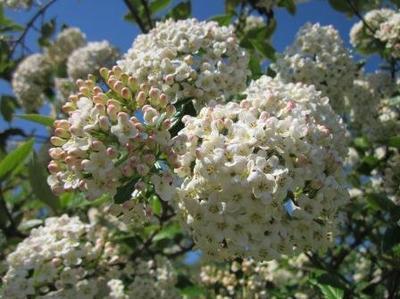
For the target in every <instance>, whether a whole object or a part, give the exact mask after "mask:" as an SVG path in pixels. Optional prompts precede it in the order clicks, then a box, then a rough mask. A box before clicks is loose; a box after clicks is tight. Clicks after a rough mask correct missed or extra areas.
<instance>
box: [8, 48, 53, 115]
mask: <svg viewBox="0 0 400 299" xmlns="http://www.w3.org/2000/svg"><path fill="white" fill-rule="evenodd" d="M51 71H52V66H51V64H50V62H49V61H48V59H47V57H46V56H45V55H42V54H33V55H30V56H28V57H26V58H25V59H24V60H23V61H22V62H21V63H20V64H19V65H18V67H17V69H16V70H15V72H14V74H13V78H12V82H11V84H12V87H13V90H14V93H15V95H16V97H17V99H18V101H19V102H20V104H21V106H22V107H24V109H25V110H26V111H27V112H34V111H37V110H38V109H39V108H40V106H41V105H42V103H43V99H44V91H45V90H46V88H47V87H48V85H49V83H48V81H49V77H50V74H51Z"/></svg>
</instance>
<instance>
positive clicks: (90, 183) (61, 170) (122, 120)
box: [48, 67, 175, 199]
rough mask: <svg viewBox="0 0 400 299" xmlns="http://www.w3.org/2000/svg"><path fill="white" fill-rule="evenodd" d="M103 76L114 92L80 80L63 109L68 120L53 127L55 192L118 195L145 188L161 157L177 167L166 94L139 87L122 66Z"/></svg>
mask: <svg viewBox="0 0 400 299" xmlns="http://www.w3.org/2000/svg"><path fill="white" fill-rule="evenodd" d="M101 73H102V76H103V78H104V80H105V82H106V83H107V84H108V86H109V87H110V90H109V91H108V92H105V91H104V92H103V90H102V89H101V88H100V87H98V86H96V85H95V82H94V81H93V80H90V79H89V80H86V81H83V80H78V81H77V84H78V86H79V93H78V94H77V95H73V96H70V98H69V100H68V102H67V103H66V104H65V105H64V106H63V110H64V112H65V113H68V115H69V118H68V119H64V120H58V121H56V122H55V130H54V136H53V137H51V143H52V144H53V145H54V146H55V147H53V148H51V149H50V151H49V154H50V157H51V158H52V161H51V162H50V163H49V166H48V169H49V171H50V173H51V175H50V177H49V178H48V183H49V185H50V186H51V188H52V190H53V191H54V192H56V193H59V192H62V191H65V190H74V189H78V190H81V191H83V192H84V193H85V194H86V196H87V197H88V198H89V199H94V198H97V197H99V196H101V195H103V194H109V195H111V196H114V195H115V194H116V191H117V188H118V187H120V186H123V185H126V184H134V183H135V182H136V185H137V186H138V188H139V189H141V188H143V184H144V182H143V181H144V180H145V178H146V176H147V175H151V174H152V171H154V167H155V162H156V160H157V159H158V158H159V157H160V156H161V157H162V158H163V159H164V160H167V161H169V162H170V163H171V164H173V161H174V156H173V155H172V153H171V151H170V149H169V146H168V144H169V141H170V133H169V131H168V129H169V128H170V126H171V117H172V116H173V115H174V113H175V108H174V107H173V106H172V105H170V104H169V103H168V101H167V97H166V96H165V94H163V93H162V92H161V91H160V90H159V89H157V88H154V87H149V86H147V85H146V84H140V86H139V85H138V84H137V82H136V81H135V79H134V78H133V77H131V76H128V75H127V74H126V73H123V72H122V71H121V69H120V68H119V67H114V68H113V69H112V70H107V69H105V68H104V69H102V70H101ZM127 199H128V198H127Z"/></svg>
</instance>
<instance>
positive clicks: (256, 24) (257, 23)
mask: <svg viewBox="0 0 400 299" xmlns="http://www.w3.org/2000/svg"><path fill="white" fill-rule="evenodd" d="M265 25H266V21H265V20H264V18H263V17H260V16H253V15H250V16H248V17H247V18H246V20H245V24H244V28H243V32H248V31H251V30H254V29H257V28H262V27H265Z"/></svg>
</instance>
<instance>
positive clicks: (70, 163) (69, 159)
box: [64, 156, 77, 166]
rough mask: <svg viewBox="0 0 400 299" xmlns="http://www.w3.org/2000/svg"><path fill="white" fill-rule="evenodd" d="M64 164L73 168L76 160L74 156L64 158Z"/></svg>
mask: <svg viewBox="0 0 400 299" xmlns="http://www.w3.org/2000/svg"><path fill="white" fill-rule="evenodd" d="M64 162H65V163H66V164H67V165H68V166H73V165H74V164H75V163H76V162H77V159H76V158H75V157H74V156H66V157H65V159H64Z"/></svg>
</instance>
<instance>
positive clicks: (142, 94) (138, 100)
mask: <svg viewBox="0 0 400 299" xmlns="http://www.w3.org/2000/svg"><path fill="white" fill-rule="evenodd" d="M136 103H137V105H138V106H139V107H142V106H143V105H144V104H145V103H146V94H145V92H144V91H140V92H139V93H138V94H137V96H136Z"/></svg>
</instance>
